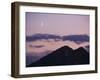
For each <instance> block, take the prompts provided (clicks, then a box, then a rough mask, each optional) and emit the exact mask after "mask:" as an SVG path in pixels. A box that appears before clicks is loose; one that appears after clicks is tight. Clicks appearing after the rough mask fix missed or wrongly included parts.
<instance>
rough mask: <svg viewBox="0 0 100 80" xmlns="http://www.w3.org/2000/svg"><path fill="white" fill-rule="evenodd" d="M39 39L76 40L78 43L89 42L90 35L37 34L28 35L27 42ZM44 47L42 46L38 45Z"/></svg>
mask: <svg viewBox="0 0 100 80" xmlns="http://www.w3.org/2000/svg"><path fill="white" fill-rule="evenodd" d="M37 40H47V41H49V40H53V41H61V40H62V41H74V42H75V43H77V44H80V43H81V42H89V36H88V35H85V34H83V35H67V36H59V35H53V34H35V35H32V36H26V42H31V41H37ZM36 47H42V46H36Z"/></svg>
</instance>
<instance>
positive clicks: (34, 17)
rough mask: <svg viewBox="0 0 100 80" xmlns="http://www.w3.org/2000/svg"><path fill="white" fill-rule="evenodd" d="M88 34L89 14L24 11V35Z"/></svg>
mask: <svg viewBox="0 0 100 80" xmlns="http://www.w3.org/2000/svg"><path fill="white" fill-rule="evenodd" d="M36 33H46V34H57V35H73V34H87V35H89V15H74V14H65V15H64V14H53V13H34V12H26V35H27V36H29V35H33V34H36Z"/></svg>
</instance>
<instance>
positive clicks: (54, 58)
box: [27, 46, 89, 67]
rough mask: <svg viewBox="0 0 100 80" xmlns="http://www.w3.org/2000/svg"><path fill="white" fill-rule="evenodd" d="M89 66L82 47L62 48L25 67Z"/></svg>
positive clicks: (86, 54) (87, 57)
mask: <svg viewBox="0 0 100 80" xmlns="http://www.w3.org/2000/svg"><path fill="white" fill-rule="evenodd" d="M78 64H89V53H88V52H87V51H86V50H85V49H84V48H82V47H80V48H78V49H76V50H73V49H72V48H70V47H68V46H63V47H61V48H59V49H57V50H55V51H53V52H52V53H50V54H48V55H47V56H45V57H43V58H41V59H40V60H38V61H37V62H34V63H32V64H30V65H28V66H27V67H34V66H57V65H78Z"/></svg>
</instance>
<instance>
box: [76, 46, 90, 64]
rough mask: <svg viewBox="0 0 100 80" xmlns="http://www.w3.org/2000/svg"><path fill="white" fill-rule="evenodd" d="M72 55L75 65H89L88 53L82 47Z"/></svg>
mask: <svg viewBox="0 0 100 80" xmlns="http://www.w3.org/2000/svg"><path fill="white" fill-rule="evenodd" d="M74 53H75V54H74V55H75V61H76V62H75V63H76V64H89V52H87V51H86V50H85V49H84V48H83V47H80V48H78V49H77V50H75V51H74Z"/></svg>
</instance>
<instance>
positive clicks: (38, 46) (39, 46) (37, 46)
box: [29, 45, 45, 48]
mask: <svg viewBox="0 0 100 80" xmlns="http://www.w3.org/2000/svg"><path fill="white" fill-rule="evenodd" d="M29 47H32V48H42V47H45V46H44V45H29Z"/></svg>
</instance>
